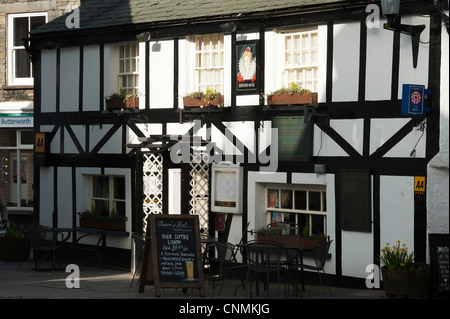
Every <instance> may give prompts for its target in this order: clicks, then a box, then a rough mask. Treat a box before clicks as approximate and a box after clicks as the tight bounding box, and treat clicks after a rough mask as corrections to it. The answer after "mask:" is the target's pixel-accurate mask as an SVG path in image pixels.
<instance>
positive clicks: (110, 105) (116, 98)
mask: <svg viewBox="0 0 450 319" xmlns="http://www.w3.org/2000/svg"><path fill="white" fill-rule="evenodd" d="M105 101H106V109H107V110H109V111H112V110H134V109H138V108H139V97H138V96H137V95H136V94H127V93H126V92H125V90H120V92H119V93H116V92H114V93H113V94H111V95H110V96H109V97H107V98H105Z"/></svg>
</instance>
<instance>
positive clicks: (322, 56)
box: [317, 25, 328, 103]
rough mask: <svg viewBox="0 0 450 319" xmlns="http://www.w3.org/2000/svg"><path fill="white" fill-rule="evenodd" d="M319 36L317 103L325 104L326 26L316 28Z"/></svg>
mask: <svg viewBox="0 0 450 319" xmlns="http://www.w3.org/2000/svg"><path fill="white" fill-rule="evenodd" d="M318 31H319V33H318V35H319V71H318V72H319V82H318V90H319V91H318V92H317V100H318V102H319V103H325V102H326V100H327V99H326V98H327V38H328V36H327V34H328V33H327V32H328V27H327V26H326V25H320V26H319V27H318Z"/></svg>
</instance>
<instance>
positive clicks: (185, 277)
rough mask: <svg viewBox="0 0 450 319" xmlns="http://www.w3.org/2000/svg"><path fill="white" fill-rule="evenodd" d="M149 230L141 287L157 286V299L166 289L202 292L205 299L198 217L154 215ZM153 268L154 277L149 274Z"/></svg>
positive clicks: (151, 217)
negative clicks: (194, 289)
mask: <svg viewBox="0 0 450 319" xmlns="http://www.w3.org/2000/svg"><path fill="white" fill-rule="evenodd" d="M149 228H150V234H149V236H147V239H148V240H147V239H146V245H145V248H144V260H143V265H142V273H141V276H143V278H142V279H143V280H141V281H140V284H141V285H145V284H147V283H149V282H153V283H154V285H155V293H156V296H159V295H160V288H165V287H168V288H177V287H180V288H184V287H186V288H187V287H192V288H199V289H200V295H204V288H203V268H202V260H201V251H200V232H199V222H198V216H195V215H150V227H149ZM147 233H148V232H147ZM148 241H149V242H150V243H148ZM149 264H151V265H152V267H149ZM151 268H152V269H153V277H151V274H148V273H146V272H147V271H148V270H149V269H151ZM149 278H151V279H152V280H150V281H149V280H148V279H149ZM140 292H143V286H140Z"/></svg>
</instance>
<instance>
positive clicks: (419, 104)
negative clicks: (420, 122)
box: [402, 84, 431, 115]
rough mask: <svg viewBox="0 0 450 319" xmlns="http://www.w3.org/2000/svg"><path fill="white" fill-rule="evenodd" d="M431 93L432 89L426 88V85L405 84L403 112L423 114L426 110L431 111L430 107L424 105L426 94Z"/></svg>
mask: <svg viewBox="0 0 450 319" xmlns="http://www.w3.org/2000/svg"><path fill="white" fill-rule="evenodd" d="M430 93H431V91H430V90H425V86H424V85H416V84H403V91H402V114H403V115H422V114H423V113H424V112H430V109H429V108H428V107H425V106H424V99H425V95H426V94H430Z"/></svg>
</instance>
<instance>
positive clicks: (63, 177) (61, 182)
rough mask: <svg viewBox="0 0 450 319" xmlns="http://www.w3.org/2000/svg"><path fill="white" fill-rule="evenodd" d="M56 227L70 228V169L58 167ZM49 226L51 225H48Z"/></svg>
mask: <svg viewBox="0 0 450 319" xmlns="http://www.w3.org/2000/svg"><path fill="white" fill-rule="evenodd" d="M57 169H58V176H57V183H58V185H57V186H58V189H59V190H64V191H58V192H57V193H58V209H57V211H58V225H57V227H72V168H71V167H58V168H57ZM50 225H51V224H50Z"/></svg>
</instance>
